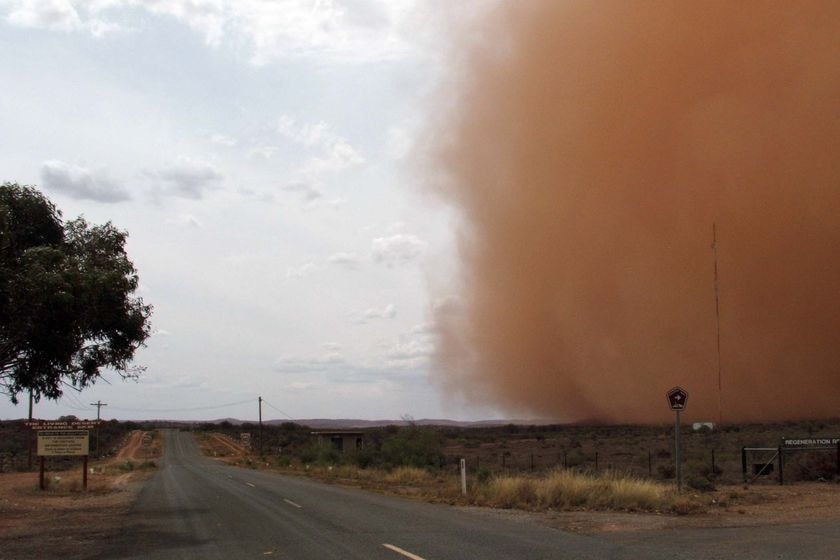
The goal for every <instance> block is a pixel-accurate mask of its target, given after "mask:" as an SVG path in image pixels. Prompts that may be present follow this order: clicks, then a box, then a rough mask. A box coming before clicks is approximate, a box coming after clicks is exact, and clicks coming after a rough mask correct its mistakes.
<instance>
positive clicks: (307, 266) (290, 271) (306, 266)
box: [286, 262, 318, 278]
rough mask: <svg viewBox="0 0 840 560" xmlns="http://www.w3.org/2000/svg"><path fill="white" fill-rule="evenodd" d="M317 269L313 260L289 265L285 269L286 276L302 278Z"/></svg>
mask: <svg viewBox="0 0 840 560" xmlns="http://www.w3.org/2000/svg"><path fill="white" fill-rule="evenodd" d="M316 270H318V266H317V265H316V264H315V263H313V262H307V263H303V264H302V265H300V266H296V267H289V268H287V269H286V278H303V277H304V276H308V275H309V274H311V273H313V272H315V271H316Z"/></svg>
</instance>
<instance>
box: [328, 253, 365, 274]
mask: <svg viewBox="0 0 840 560" xmlns="http://www.w3.org/2000/svg"><path fill="white" fill-rule="evenodd" d="M327 262H328V263H330V264H335V265H338V266H343V267H344V268H346V269H349V270H356V269H357V268H358V267H359V264H361V262H362V259H361V257H359V255H357V254H356V253H335V254H334V255H330V256H329V257H327Z"/></svg>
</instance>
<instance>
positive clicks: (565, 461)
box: [563, 443, 840, 469]
mask: <svg viewBox="0 0 840 560" xmlns="http://www.w3.org/2000/svg"><path fill="white" fill-rule="evenodd" d="M837 448H838V449H840V443H838V444H837ZM837 453H838V454H840V451H838V452H837ZM563 468H564V469H568V468H569V456H568V455H567V454H566V450H565V449H564V450H563Z"/></svg>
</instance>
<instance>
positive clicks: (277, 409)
mask: <svg viewBox="0 0 840 560" xmlns="http://www.w3.org/2000/svg"><path fill="white" fill-rule="evenodd" d="M262 402H263V403H265V404H267V405H268V406H269V407H271V408H273V409H274V410H276V411H277V412H279V413H280V414H282V415H283V416H285V417H286V418H288V419H289V420H294V418H292V417H291V416H289V415H288V414H286V413H285V412H283V411H282V410H280V409H279V408H277V407H276V406H274V405H273V404H271V403H270V402H268V401H267V400H265V399H263V400H262Z"/></svg>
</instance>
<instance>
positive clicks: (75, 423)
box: [26, 420, 99, 490]
mask: <svg viewBox="0 0 840 560" xmlns="http://www.w3.org/2000/svg"><path fill="white" fill-rule="evenodd" d="M98 424H99V422H98V421H96V422H92V421H88V420H72V421H60V420H59V421H49V420H47V421H33V422H27V423H26V426H27V427H28V428H30V429H31V430H34V431H35V432H36V433H37V435H38V447H37V449H38V456H39V457H40V459H41V461H40V462H41V465H40V469H39V471H40V472H39V477H38V478H39V486H40V487H41V490H46V484H45V481H44V457H84V467H83V471H82V486H83V487H84V489H85V490H87V473H88V455H89V453H90V431H89V430H90V429H92V428H95V427H96V426H97V425H98Z"/></svg>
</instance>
